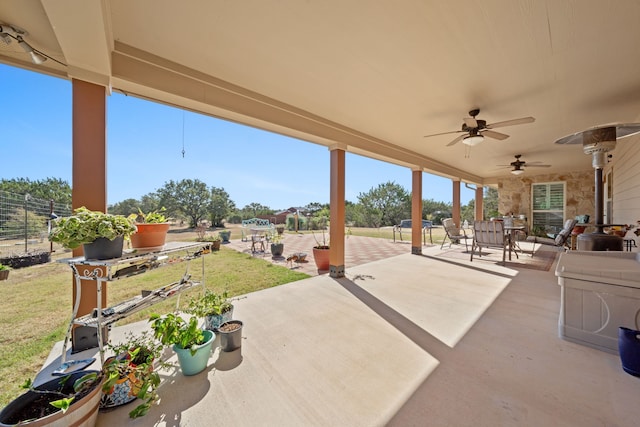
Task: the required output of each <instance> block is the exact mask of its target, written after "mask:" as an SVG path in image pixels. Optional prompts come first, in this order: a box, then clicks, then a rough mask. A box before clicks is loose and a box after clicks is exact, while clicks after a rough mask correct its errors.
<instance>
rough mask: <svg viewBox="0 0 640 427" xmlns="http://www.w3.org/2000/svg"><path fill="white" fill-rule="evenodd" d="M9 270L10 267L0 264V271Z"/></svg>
mask: <svg viewBox="0 0 640 427" xmlns="http://www.w3.org/2000/svg"><path fill="white" fill-rule="evenodd" d="M5 270H11V267H9V266H8V265H3V264H0V271H5Z"/></svg>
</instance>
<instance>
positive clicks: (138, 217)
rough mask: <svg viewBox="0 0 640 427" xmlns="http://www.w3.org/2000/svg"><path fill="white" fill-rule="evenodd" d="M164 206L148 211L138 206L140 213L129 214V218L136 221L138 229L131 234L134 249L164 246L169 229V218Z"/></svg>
mask: <svg viewBox="0 0 640 427" xmlns="http://www.w3.org/2000/svg"><path fill="white" fill-rule="evenodd" d="M165 211H166V209H165V208H164V207H163V208H161V209H159V210H156V211H151V212H148V213H146V214H145V213H144V212H142V210H141V209H140V208H138V213H132V214H131V215H129V219H130V220H131V221H133V222H135V224H136V227H137V229H138V231H137V232H136V233H135V234H132V235H131V247H132V248H134V249H159V248H162V247H163V246H164V243H165V241H166V239H167V232H168V231H169V220H168V219H167V217H166V216H164V213H163V212H165Z"/></svg>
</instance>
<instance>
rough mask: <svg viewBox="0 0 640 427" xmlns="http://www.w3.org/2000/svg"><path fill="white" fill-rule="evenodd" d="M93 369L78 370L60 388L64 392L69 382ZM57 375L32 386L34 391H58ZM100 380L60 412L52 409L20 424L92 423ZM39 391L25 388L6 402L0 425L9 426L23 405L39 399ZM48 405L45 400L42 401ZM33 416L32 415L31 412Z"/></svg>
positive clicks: (59, 426)
mask: <svg viewBox="0 0 640 427" xmlns="http://www.w3.org/2000/svg"><path fill="white" fill-rule="evenodd" d="M92 372H97V371H78V372H74V373H72V374H70V378H69V380H68V381H67V382H66V385H65V386H64V388H63V390H64V392H65V393H67V392H71V391H72V390H73V383H74V382H75V381H76V380H77V379H78V378H80V377H82V376H83V375H85V374H87V373H92ZM59 383H60V378H57V379H54V380H51V381H48V382H46V383H44V384H42V385H39V386H38V387H36V389H37V390H50V391H52V390H59V387H60V386H59ZM101 388H102V381H99V382H97V383H96V384H95V385H94V387H93V388H92V389H91V391H90V392H89V393H87V394H85V395H84V396H82V397H80V398H79V399H77V400H76V401H74V402H73V403H71V406H70V407H69V409H68V410H67V412H65V413H63V412H62V411H61V410H58V411H56V412H53V413H52V414H50V415H47V416H44V417H41V418H35V419H32V420H31V421H25V422H23V423H21V424H20V425H21V426H29V427H40V426H50V427H66V426H94V425H95V424H96V418H97V417H98V406H99V403H100V395H101ZM42 396H43V395H42V394H38V393H36V392H34V391H31V390H30V391H28V392H26V393H24V394H22V395H20V396H18V397H17V398H16V399H15V400H13V401H12V402H11V403H9V404H8V405H7V406H5V408H4V409H3V410H2V412H0V426H1V427H7V426H13V425H16V424H17V423H18V421H20V420H16V419H14V418H13V417H14V416H17V415H18V414H19V413H21V412H22V411H23V410H24V409H25V408H30V407H34V406H35V405H36V401H40V400H41V397H42ZM59 398H60V396H55V397H52V398H51V400H57V399H59ZM46 404H47V405H48V403H46ZM31 417H33V415H31Z"/></svg>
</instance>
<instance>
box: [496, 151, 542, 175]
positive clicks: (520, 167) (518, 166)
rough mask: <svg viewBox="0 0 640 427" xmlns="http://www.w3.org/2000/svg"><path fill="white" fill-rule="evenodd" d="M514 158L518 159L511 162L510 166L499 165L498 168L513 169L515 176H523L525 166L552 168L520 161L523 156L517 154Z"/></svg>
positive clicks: (538, 163) (537, 163) (539, 163)
mask: <svg viewBox="0 0 640 427" xmlns="http://www.w3.org/2000/svg"><path fill="white" fill-rule="evenodd" d="M514 157H515V158H516V160H515V161H514V162H511V163H509V164H508V165H498V166H504V167H510V168H513V169H511V173H512V174H514V175H520V174H523V173H524V167H525V165H526V166H527V167H528V168H548V167H551V165H544V164H542V163H541V162H529V163H527V162H525V161H524V160H520V157H522V154H516V155H515V156H514Z"/></svg>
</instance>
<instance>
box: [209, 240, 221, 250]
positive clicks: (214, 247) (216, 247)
mask: <svg viewBox="0 0 640 427" xmlns="http://www.w3.org/2000/svg"><path fill="white" fill-rule="evenodd" d="M211 250H212V251H219V250H220V240H214V241H213V242H211Z"/></svg>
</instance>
